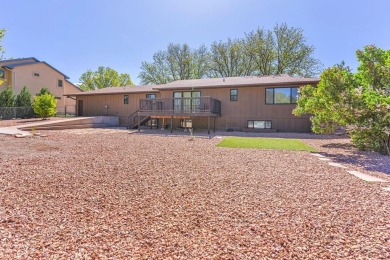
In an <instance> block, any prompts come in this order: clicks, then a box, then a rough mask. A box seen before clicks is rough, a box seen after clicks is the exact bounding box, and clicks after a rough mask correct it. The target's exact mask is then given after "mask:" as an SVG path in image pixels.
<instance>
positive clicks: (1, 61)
mask: <svg viewBox="0 0 390 260" xmlns="http://www.w3.org/2000/svg"><path fill="white" fill-rule="evenodd" d="M31 59H32V60H35V61H36V62H39V60H38V59H37V58H34V57H29V58H18V59H8V60H0V63H3V62H9V61H21V60H31Z"/></svg>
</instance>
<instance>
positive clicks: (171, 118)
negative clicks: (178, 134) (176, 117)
mask: <svg viewBox="0 0 390 260" xmlns="http://www.w3.org/2000/svg"><path fill="white" fill-rule="evenodd" d="M172 132H173V116H171V133H172Z"/></svg>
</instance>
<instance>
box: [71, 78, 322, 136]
mask: <svg viewBox="0 0 390 260" xmlns="http://www.w3.org/2000/svg"><path fill="white" fill-rule="evenodd" d="M318 82H319V80H318V79H316V78H294V77H290V76H288V75H277V76H263V77H257V76H250V77H229V78H212V79H195V80H179V81H174V82H171V83H168V84H164V85H155V86H136V87H134V86H133V87H116V88H115V87H114V88H105V89H99V90H94V91H89V92H82V93H73V94H71V95H69V96H72V97H76V100H77V113H78V115H79V116H99V115H108V116H118V117H119V119H120V124H121V125H122V126H128V127H131V128H137V127H140V125H149V126H151V127H153V126H155V127H158V128H160V127H164V126H165V127H167V126H168V127H170V128H171V129H176V128H186V127H191V128H195V129H196V128H198V129H199V128H204V129H208V130H209V131H210V129H225V130H242V131H266V132H272V131H284V132H310V126H311V124H310V119H309V116H302V117H297V116H294V115H293V114H292V110H293V109H294V108H295V106H296V101H297V96H298V89H299V87H301V86H303V85H307V84H311V85H315V84H317V83H318ZM139 123H140V124H139Z"/></svg>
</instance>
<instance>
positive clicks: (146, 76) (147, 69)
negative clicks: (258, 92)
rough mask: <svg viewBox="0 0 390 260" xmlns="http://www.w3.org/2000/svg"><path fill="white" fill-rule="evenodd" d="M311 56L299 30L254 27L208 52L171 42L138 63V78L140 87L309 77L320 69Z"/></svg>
mask: <svg viewBox="0 0 390 260" xmlns="http://www.w3.org/2000/svg"><path fill="white" fill-rule="evenodd" d="M313 53H314V47H313V46H311V45H309V44H308V43H307V42H306V38H305V37H304V35H303V31H302V29H300V28H294V27H289V26H287V24H285V23H284V24H282V25H276V26H275V27H274V28H273V30H265V29H260V28H258V29H257V30H256V31H252V32H250V33H248V34H246V35H245V37H243V38H239V39H234V40H232V39H230V38H229V39H228V40H227V41H226V42H224V41H220V42H213V43H212V44H211V46H210V50H209V51H208V49H207V48H206V47H205V46H204V45H202V46H201V47H200V48H199V49H191V48H190V47H189V46H188V44H182V45H180V44H173V43H171V44H169V45H168V48H167V50H165V51H158V52H156V53H155V54H154V55H153V62H151V63H149V62H142V65H141V73H140V74H139V76H138V77H139V78H140V79H141V83H142V84H166V83H169V82H171V81H175V80H185V79H200V78H205V77H211V78H212V77H234V76H251V75H259V76H262V75H277V74H289V75H291V76H299V77H312V76H317V75H318V74H319V72H320V71H321V69H322V65H321V63H320V61H319V60H317V59H315V58H314V57H313Z"/></svg>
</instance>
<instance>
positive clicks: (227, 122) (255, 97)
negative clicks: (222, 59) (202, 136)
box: [161, 87, 310, 132]
mask: <svg viewBox="0 0 390 260" xmlns="http://www.w3.org/2000/svg"><path fill="white" fill-rule="evenodd" d="M230 89H238V100H237V101H230ZM265 89H266V87H231V88H210V89H199V90H196V89H195V91H200V92H201V96H210V97H213V98H215V99H218V100H220V101H221V117H218V118H217V119H216V127H217V128H218V129H224V128H226V126H228V127H234V128H246V127H247V121H248V120H271V121H272V126H273V128H275V129H278V130H279V131H294V132H309V131H310V120H309V118H308V117H307V116H306V117H305V116H304V117H296V116H294V115H293V114H292V110H293V109H294V108H295V106H296V105H295V104H291V105H290V104H283V105H267V104H265ZM175 91H181V90H175ZM183 91H188V90H183ZM173 92H174V91H172V90H166V91H161V96H162V97H172V96H173ZM194 120H195V119H194ZM195 122H197V124H195ZM211 122H212V120H211ZM196 126H197V127H201V128H206V127H207V118H199V119H196V121H194V127H196Z"/></svg>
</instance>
